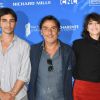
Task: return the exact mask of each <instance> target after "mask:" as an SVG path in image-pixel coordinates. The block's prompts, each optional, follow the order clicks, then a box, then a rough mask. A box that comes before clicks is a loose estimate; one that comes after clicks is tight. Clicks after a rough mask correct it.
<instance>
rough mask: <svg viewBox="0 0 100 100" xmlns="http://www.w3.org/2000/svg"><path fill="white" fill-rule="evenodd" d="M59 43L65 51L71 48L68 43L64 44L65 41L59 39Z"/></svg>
mask: <svg viewBox="0 0 100 100" xmlns="http://www.w3.org/2000/svg"><path fill="white" fill-rule="evenodd" d="M60 45H61V48H62V49H64V50H65V51H71V50H72V47H71V46H70V45H69V44H65V43H63V42H61V41H60Z"/></svg>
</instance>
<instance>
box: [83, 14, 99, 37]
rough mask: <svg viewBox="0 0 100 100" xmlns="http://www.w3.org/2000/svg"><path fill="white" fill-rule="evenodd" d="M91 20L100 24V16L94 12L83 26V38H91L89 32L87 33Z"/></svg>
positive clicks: (88, 16)
mask: <svg viewBox="0 0 100 100" xmlns="http://www.w3.org/2000/svg"><path fill="white" fill-rule="evenodd" d="M91 20H93V21H96V22H98V23H100V14H98V13H95V12H92V13H90V14H88V15H87V16H86V17H85V20H84V24H83V31H82V37H83V38H85V37H89V32H88V31H87V27H88V24H89V22H90V21H91Z"/></svg>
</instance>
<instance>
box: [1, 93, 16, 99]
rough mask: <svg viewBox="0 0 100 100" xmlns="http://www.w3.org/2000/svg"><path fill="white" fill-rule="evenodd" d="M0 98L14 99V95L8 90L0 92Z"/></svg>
mask: <svg viewBox="0 0 100 100" xmlns="http://www.w3.org/2000/svg"><path fill="white" fill-rule="evenodd" d="M0 100H15V97H14V96H13V95H12V94H10V93H9V92H3V91H2V92H1V95H0Z"/></svg>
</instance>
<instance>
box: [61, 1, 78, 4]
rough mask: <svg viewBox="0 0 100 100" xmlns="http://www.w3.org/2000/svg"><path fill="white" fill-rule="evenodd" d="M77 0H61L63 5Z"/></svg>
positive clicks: (74, 2) (75, 2)
mask: <svg viewBox="0 0 100 100" xmlns="http://www.w3.org/2000/svg"><path fill="white" fill-rule="evenodd" d="M77 2H78V1H77V0H60V4H61V5H68V4H77Z"/></svg>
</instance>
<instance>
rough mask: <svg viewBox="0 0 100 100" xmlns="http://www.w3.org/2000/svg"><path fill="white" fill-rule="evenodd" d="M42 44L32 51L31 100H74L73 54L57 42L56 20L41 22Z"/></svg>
mask: <svg viewBox="0 0 100 100" xmlns="http://www.w3.org/2000/svg"><path fill="white" fill-rule="evenodd" d="M40 31H41V34H42V36H43V38H44V41H43V42H42V43H39V44H36V45H33V46H32V48H31V54H30V55H31V65H32V72H31V80H30V85H29V91H28V94H29V100H72V67H73V65H74V54H73V51H72V49H71V48H70V46H68V45H67V44H64V43H62V42H61V41H60V40H58V34H59V31H60V23H59V21H58V20H57V19H56V18H55V17H54V16H46V17H44V18H43V19H42V20H41V22H40Z"/></svg>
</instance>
